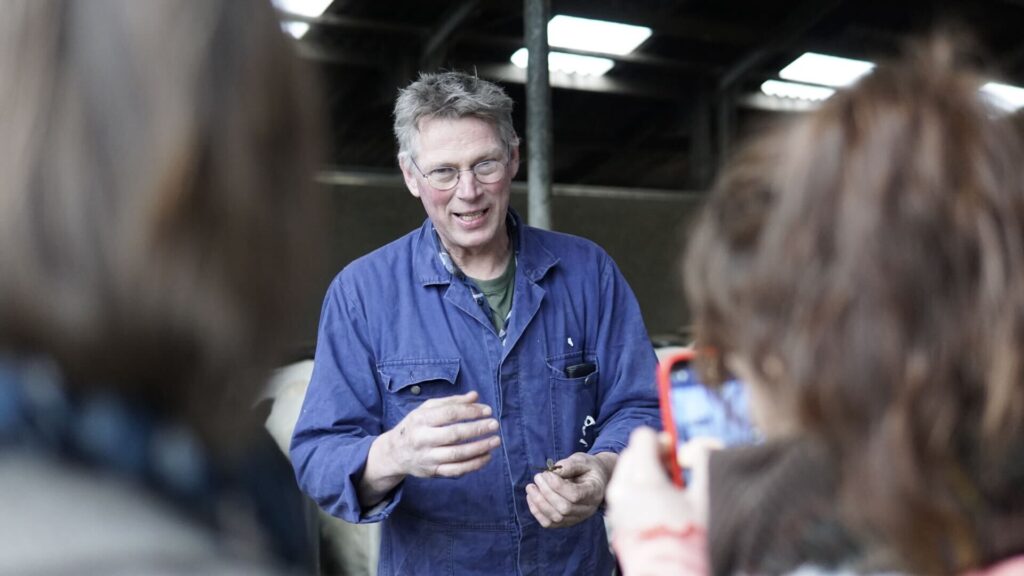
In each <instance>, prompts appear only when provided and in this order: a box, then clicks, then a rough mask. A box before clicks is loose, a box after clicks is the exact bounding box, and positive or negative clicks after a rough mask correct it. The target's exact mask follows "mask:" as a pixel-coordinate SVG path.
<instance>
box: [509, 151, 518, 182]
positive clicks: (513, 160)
mask: <svg viewBox="0 0 1024 576" xmlns="http://www.w3.org/2000/svg"><path fill="white" fill-rule="evenodd" d="M508 173H509V177H508V179H509V180H511V179H513V178H515V177H516V174H518V173H519V144H516V145H515V146H513V147H512V150H511V157H510V158H509V160H508Z"/></svg>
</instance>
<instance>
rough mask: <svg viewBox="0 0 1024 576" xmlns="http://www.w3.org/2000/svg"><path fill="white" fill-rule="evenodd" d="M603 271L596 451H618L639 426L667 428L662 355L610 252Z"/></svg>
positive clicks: (593, 447)
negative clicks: (661, 403)
mask: <svg viewBox="0 0 1024 576" xmlns="http://www.w3.org/2000/svg"><path fill="white" fill-rule="evenodd" d="M600 276H601V282H600V287H601V296H600V302H601V310H600V313H599V314H598V316H599V328H598V357H599V358H600V359H601V360H600V361H601V366H600V369H601V378H600V382H601V387H600V390H599V393H598V402H599V406H600V408H599V410H600V411H599V414H598V420H597V427H598V436H597V440H596V441H595V442H594V445H593V446H592V447H591V449H590V453H591V454H597V453H599V452H614V453H616V454H617V453H619V452H621V451H622V449H623V448H625V447H626V443H627V442H628V440H629V433H630V432H631V431H632V430H633V429H634V428H636V427H638V426H650V427H652V428H654V429H656V430H660V429H661V427H662V426H661V418H660V416H659V412H658V392H657V387H656V386H655V382H654V374H655V368H656V366H657V359H656V357H655V355H654V347H653V346H652V345H651V340H650V337H649V336H648V334H647V328H646V327H645V326H644V321H643V317H642V316H641V314H640V305H639V304H638V303H637V301H636V296H634V295H633V290H632V289H630V287H629V284H627V283H626V279H625V278H624V277H623V276H622V273H621V272H620V271H619V269H618V266H616V265H615V263H614V262H613V261H612V259H611V257H609V256H607V255H605V256H604V260H603V262H602V266H601V270H600Z"/></svg>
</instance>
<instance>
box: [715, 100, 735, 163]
mask: <svg viewBox="0 0 1024 576" xmlns="http://www.w3.org/2000/svg"><path fill="white" fill-rule="evenodd" d="M735 127H736V93H735V91H734V90H732V89H728V90H725V91H724V92H722V93H721V94H720V95H719V98H718V168H719V170H721V168H722V166H724V165H725V163H726V161H728V160H729V153H730V152H731V147H732V138H733V132H734V130H735Z"/></svg>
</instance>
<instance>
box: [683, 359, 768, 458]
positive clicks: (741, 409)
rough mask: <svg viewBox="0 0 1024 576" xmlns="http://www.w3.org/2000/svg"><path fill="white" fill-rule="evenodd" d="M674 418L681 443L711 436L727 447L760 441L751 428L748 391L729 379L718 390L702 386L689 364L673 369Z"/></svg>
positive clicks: (737, 381) (739, 383) (736, 381)
mask: <svg viewBox="0 0 1024 576" xmlns="http://www.w3.org/2000/svg"><path fill="white" fill-rule="evenodd" d="M670 378H671V379H670V382H671V386H670V398H671V401H672V416H673V420H674V422H675V427H676V432H677V438H678V441H679V443H685V442H687V441H688V440H690V439H692V438H697V437H710V438H715V439H717V440H720V441H721V442H722V444H724V445H726V446H735V445H738V444H749V443H751V442H754V441H756V440H757V435H756V434H755V432H754V429H753V428H752V427H751V425H750V419H749V416H748V414H749V411H748V410H749V409H748V407H747V392H746V388H745V387H744V386H743V384H742V383H741V382H740V381H739V380H735V379H734V380H728V381H726V382H724V383H723V384H722V386H721V387H720V388H718V389H717V390H714V391H712V390H710V389H708V388H707V387H705V386H704V385H703V384H701V382H700V380H699V379H698V377H697V372H696V371H695V370H694V369H693V367H692V366H691V365H690V364H689V362H685V363H678V364H676V365H675V366H673V369H672V372H671V377H670Z"/></svg>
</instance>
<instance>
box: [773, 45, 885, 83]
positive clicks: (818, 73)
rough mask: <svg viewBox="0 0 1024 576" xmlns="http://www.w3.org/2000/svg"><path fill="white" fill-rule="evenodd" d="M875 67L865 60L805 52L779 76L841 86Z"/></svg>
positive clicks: (854, 80) (852, 81) (855, 79)
mask: <svg viewBox="0 0 1024 576" xmlns="http://www.w3.org/2000/svg"><path fill="white" fill-rule="evenodd" d="M874 67H875V65H874V64H873V63H871V62H867V61H865V60H853V59H851V58H840V57H838V56H828V55H826V54H817V53H814V52H805V53H804V54H802V55H801V56H800V57H799V58H797V59H796V60H793V61H792V62H790V63H789V65H788V66H786V67H785V68H783V69H782V70H780V71H779V77H781V78H785V79H786V80H793V81H795V82H807V83H810V84H820V85H822V86H831V87H833V88H841V87H843V86H849V85H850V84H853V83H854V82H856V81H857V79H858V78H860V77H861V76H863V75H865V74H867V73H868V72H871V70H873V69H874Z"/></svg>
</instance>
